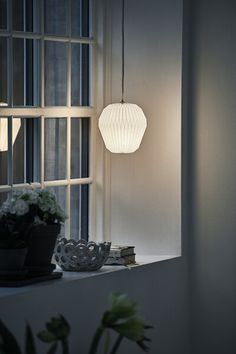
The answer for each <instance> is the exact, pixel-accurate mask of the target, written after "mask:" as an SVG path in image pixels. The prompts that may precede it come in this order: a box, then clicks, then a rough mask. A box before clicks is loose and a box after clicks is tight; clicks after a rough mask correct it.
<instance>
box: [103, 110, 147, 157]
mask: <svg viewBox="0 0 236 354" xmlns="http://www.w3.org/2000/svg"><path fill="white" fill-rule="evenodd" d="M98 125H99V129H100V132H101V134H102V138H103V140H104V143H105V146H106V148H107V149H108V150H109V151H111V152H113V153H132V152H134V151H136V150H137V149H138V148H139V146H140V144H141V141H142V138H143V135H144V132H145V130H146V127H147V120H146V117H145V115H144V113H143V111H142V109H141V108H140V107H139V106H138V105H136V104H133V103H113V104H110V105H108V106H107V107H105V108H104V110H103V111H102V114H101V116H100V118H99V123H98Z"/></svg>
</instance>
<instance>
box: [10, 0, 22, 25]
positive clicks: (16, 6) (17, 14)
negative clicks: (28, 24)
mask: <svg viewBox="0 0 236 354" xmlns="http://www.w3.org/2000/svg"><path fill="white" fill-rule="evenodd" d="M12 28H13V31H24V0H12Z"/></svg>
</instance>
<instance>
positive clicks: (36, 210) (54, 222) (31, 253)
mask: <svg viewBox="0 0 236 354" xmlns="http://www.w3.org/2000/svg"><path fill="white" fill-rule="evenodd" d="M64 220H65V214H64V212H63V210H62V209H61V207H60V206H59V204H58V203H57V201H56V197H55V195H54V193H53V192H51V191H50V190H48V189H36V190H26V189H16V190H15V191H13V192H12V195H11V196H10V197H9V198H8V199H7V201H6V202H4V203H3V205H2V207H1V209H0V248H2V249H3V248H8V249H9V248H21V247H23V246H25V247H27V249H28V253H27V256H26V265H27V266H42V265H43V266H46V265H48V264H50V261H51V257H52V253H53V249H54V246H55V242H56V238H57V235H58V234H59V232H60V225H61V223H62V222H64Z"/></svg>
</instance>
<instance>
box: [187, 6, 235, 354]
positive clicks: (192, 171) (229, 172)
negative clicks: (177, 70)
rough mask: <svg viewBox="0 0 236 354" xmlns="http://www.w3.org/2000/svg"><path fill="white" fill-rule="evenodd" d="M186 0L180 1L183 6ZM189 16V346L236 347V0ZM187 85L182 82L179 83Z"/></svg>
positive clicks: (218, 352)
mask: <svg viewBox="0 0 236 354" xmlns="http://www.w3.org/2000/svg"><path fill="white" fill-rule="evenodd" d="M188 3H189V2H188V1H185V6H188ZM192 5H193V6H192V8H191V9H190V13H189V14H188V16H189V22H190V27H189V32H190V36H189V44H190V46H189V55H190V57H189V59H190V62H189V65H190V66H189V68H188V72H186V71H185V74H188V76H189V80H188V84H189V86H188V92H186V94H187V93H188V97H186V96H185V99H187V100H188V117H189V121H190V124H189V130H188V134H189V140H188V149H189V162H190V163H189V178H191V185H190V187H191V188H190V191H189V193H190V194H191V202H190V204H189V208H191V215H190V220H191V223H190V228H189V237H190V239H191V244H190V246H191V248H190V249H189V251H190V250H191V254H190V259H191V264H192V267H191V277H190V280H191V281H190V290H191V293H190V296H191V308H192V318H191V324H192V348H191V351H190V352H191V353H192V354H199V353H201V354H213V353H214V354H223V353H227V354H234V353H236V336H235V333H236V277H235V269H236V183H235V176H236V154H235V151H236V139H235V137H236V103H235V102H236V100H235V93H236V42H235V38H236V21H235V16H236V3H235V1H231V0H226V1H221V0H215V1H214V2H213V1H211V0H195V1H192ZM186 91H187V90H186Z"/></svg>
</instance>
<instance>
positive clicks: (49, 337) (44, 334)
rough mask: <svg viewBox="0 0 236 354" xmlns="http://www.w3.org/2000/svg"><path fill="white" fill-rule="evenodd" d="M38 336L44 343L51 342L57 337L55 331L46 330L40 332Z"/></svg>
mask: <svg viewBox="0 0 236 354" xmlns="http://www.w3.org/2000/svg"><path fill="white" fill-rule="evenodd" d="M38 338H39V339H40V340H41V341H42V342H44V343H51V342H54V341H55V340H56V339H57V338H56V337H55V336H54V334H53V333H51V332H49V331H46V330H44V331H41V332H39V333H38Z"/></svg>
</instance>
